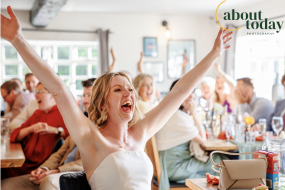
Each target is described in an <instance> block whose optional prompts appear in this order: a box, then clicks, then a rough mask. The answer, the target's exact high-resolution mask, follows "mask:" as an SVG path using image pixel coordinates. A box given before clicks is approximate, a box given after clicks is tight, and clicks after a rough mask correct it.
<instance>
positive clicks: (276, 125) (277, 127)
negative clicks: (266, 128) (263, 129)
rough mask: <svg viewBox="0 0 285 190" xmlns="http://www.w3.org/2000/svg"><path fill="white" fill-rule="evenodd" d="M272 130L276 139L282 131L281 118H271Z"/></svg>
mask: <svg viewBox="0 0 285 190" xmlns="http://www.w3.org/2000/svg"><path fill="white" fill-rule="evenodd" d="M272 129H273V131H274V132H275V133H276V135H277V138H279V134H280V132H281V131H282V129H283V118H282V117H273V118H272Z"/></svg>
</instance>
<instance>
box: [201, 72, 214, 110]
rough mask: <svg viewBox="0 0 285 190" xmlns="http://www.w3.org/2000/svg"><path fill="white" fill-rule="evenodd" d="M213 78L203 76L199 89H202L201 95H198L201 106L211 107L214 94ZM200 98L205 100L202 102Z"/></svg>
mask: <svg viewBox="0 0 285 190" xmlns="http://www.w3.org/2000/svg"><path fill="white" fill-rule="evenodd" d="M214 86H215V79H213V78H212V77H204V78H203V80H202V82H201V84H200V89H201V91H202V96H200V97H199V102H200V104H201V106H202V107H203V108H207V109H209V110H211V109H212V108H213V105H212V104H213V95H214ZM202 100H204V101H205V103H204V104H202Z"/></svg>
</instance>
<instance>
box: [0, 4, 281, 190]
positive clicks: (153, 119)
mask: <svg viewBox="0 0 285 190" xmlns="http://www.w3.org/2000/svg"><path fill="white" fill-rule="evenodd" d="M8 14H9V15H10V17H11V19H7V18H6V17H4V16H3V17H2V22H1V27H2V30H1V37H2V38H4V39H6V40H8V41H9V42H11V43H12V45H13V46H14V47H15V48H16V49H17V51H18V52H19V54H20V55H21V56H22V58H23V60H24V61H25V63H26V64H27V65H28V67H29V68H30V69H31V70H32V71H33V72H34V75H33V74H31V73H30V74H27V75H26V77H25V83H26V87H27V90H25V91H24V88H23V87H22V85H21V83H20V82H19V81H18V80H17V79H13V80H10V81H7V82H5V83H3V84H2V85H1V95H2V97H3V100H4V101H5V102H7V104H8V107H7V108H6V111H5V115H4V117H9V118H11V125H10V129H11V131H12V133H11V136H10V141H11V142H18V143H21V145H22V148H23V151H24V154H25V157H26V160H25V163H24V165H23V166H22V167H21V168H7V169H1V172H2V175H1V178H2V179H3V180H2V181H1V188H2V189H3V190H4V189H16V188H17V189H19V190H20V189H59V177H60V175H62V174H63V173H65V172H69V173H70V172H75V171H81V170H83V169H84V171H85V173H86V177H87V180H88V181H89V184H90V187H91V189H93V190H95V189H126V188H125V187H130V189H141V190H143V189H144V190H145V189H150V184H151V178H152V177H153V166H152V164H151V162H150V160H149V158H148V157H147V155H146V154H145V153H144V148H145V144H146V142H147V141H148V140H149V139H150V138H151V137H153V136H154V135H156V138H157V146H158V150H159V155H160V163H161V167H162V168H161V169H162V176H161V180H160V184H159V189H160V190H162V189H168V188H169V180H170V181H176V182H183V183H184V181H185V179H187V178H201V177H205V176H206V173H211V174H213V175H215V173H214V172H213V171H212V170H211V163H210V161H209V158H208V156H207V155H205V154H204V152H202V153H201V149H200V146H199V145H200V144H202V143H204V142H205V141H206V133H205V129H204V127H203V125H202V124H201V121H200V120H199V118H198V116H197V102H196V101H195V99H196V98H195V88H196V87H197V86H198V85H199V83H200V82H201V81H202V82H201V83H200V86H201V91H202V96H201V97H198V98H199V100H202V99H204V100H205V102H206V104H205V105H206V107H207V109H208V110H211V109H215V107H216V105H220V106H222V107H225V108H227V110H226V111H227V112H229V113H231V112H232V113H235V114H242V113H244V112H248V114H249V115H251V116H253V117H254V118H255V120H256V121H258V119H259V118H269V117H270V114H272V113H273V114H278V113H279V111H280V110H284V108H279V106H278V108H277V107H276V109H275V110H274V106H273V104H272V103H271V102H270V101H269V100H266V99H264V98H260V97H257V96H256V94H255V93H254V88H253V84H252V82H251V80H250V79H249V78H242V79H239V80H237V81H234V80H233V79H231V78H230V77H229V76H228V75H226V73H224V72H223V71H222V70H221V68H220V67H219V65H218V64H217V63H215V62H216V61H217V60H218V59H219V58H220V56H221V55H222V53H223V52H224V51H225V50H227V49H228V48H230V46H229V45H228V42H229V41H230V40H231V35H232V32H227V31H226V30H223V29H220V31H219V33H218V35H217V38H216V40H215V43H214V46H213V49H212V50H211V51H210V52H209V54H208V55H206V56H205V58H204V59H203V60H202V61H201V62H200V63H199V64H197V66H196V67H194V68H193V69H192V70H191V71H189V72H188V73H184V72H183V74H185V75H184V76H183V77H182V78H181V79H179V80H176V81H174V82H173V84H172V85H171V86H170V91H169V93H168V94H167V95H166V96H165V97H164V99H163V100H162V101H161V102H160V103H159V104H158V105H155V104H154V103H153V100H154V99H153V96H154V94H157V93H156V91H155V89H154V87H153V83H154V81H153V78H152V76H150V75H148V74H145V73H143V71H142V69H141V61H142V57H143V54H141V59H140V61H139V63H138V66H139V69H138V70H139V71H140V74H139V75H138V76H136V77H135V78H134V79H132V76H131V74H130V73H128V72H126V71H120V72H116V73H115V72H107V73H104V74H102V75H101V76H100V77H98V78H97V79H94V78H92V79H88V80H86V81H83V82H82V85H83V87H84V92H83V99H82V102H81V103H82V105H83V107H82V108H81V109H80V104H81V103H79V105H78V103H77V102H76V101H75V100H74V97H73V95H72V94H71V92H70V91H69V89H68V88H67V87H66V85H65V84H64V83H63V81H62V80H60V78H59V76H58V75H56V73H54V71H53V70H52V69H51V68H50V67H49V66H48V65H47V64H46V62H45V61H43V60H42V59H41V58H40V57H39V56H38V54H37V53H35V52H34V50H33V48H32V47H31V46H30V45H29V44H28V42H27V41H26V40H25V38H24V36H23V34H22V33H21V31H20V30H19V28H20V23H19V21H18V19H17V17H16V15H15V14H14V13H13V11H12V9H11V7H8ZM11 23H12V24H11ZM15 26H16V27H15ZM111 54H112V57H113V63H112V65H111V66H110V67H109V71H110V70H113V69H114V64H115V56H114V52H113V50H111ZM214 63H215V64H214ZM212 65H214V67H215V68H216V71H217V73H218V75H219V76H218V77H217V79H216V80H214V79H211V78H209V77H208V78H204V80H203V77H204V76H205V75H206V73H207V72H208V70H209V69H210V68H211V66H212ZM35 76H37V78H38V79H39V80H38V79H37V78H36V77H35ZM39 81H40V82H39ZM214 83H215V85H214ZM282 84H284V81H283V79H282ZM283 103H284V102H283ZM284 104H285V103H284ZM280 114H281V113H280ZM268 120H269V119H268ZM69 134H70V136H69ZM61 138H63V139H65V141H64V144H63V145H62V146H61V147H60V149H58V150H54V144H55V143H56V142H57V141H58V140H59V139H61ZM146 151H147V150H146ZM221 159H227V158H226V157H224V156H222V155H219V154H216V155H215V157H214V160H215V161H216V162H219V160H221ZM134 166H135V167H134ZM110 181H112V183H110Z"/></svg>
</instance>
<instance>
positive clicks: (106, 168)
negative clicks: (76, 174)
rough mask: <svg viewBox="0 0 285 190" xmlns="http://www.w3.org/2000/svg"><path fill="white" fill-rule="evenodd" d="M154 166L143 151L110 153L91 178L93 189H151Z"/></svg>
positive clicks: (90, 183)
mask: <svg viewBox="0 0 285 190" xmlns="http://www.w3.org/2000/svg"><path fill="white" fill-rule="evenodd" d="M152 175H153V166H152V163H151V161H150V159H149V157H148V156H147V155H146V153H145V152H143V151H118V152H113V153H111V154H109V155H108V156H107V157H106V158H105V159H104V160H103V161H102V162H101V163H100V165H99V166H98V167H97V168H96V170H95V171H94V172H93V174H92V176H91V178H90V179H89V185H90V187H91V189H92V190H150V189H151V179H152Z"/></svg>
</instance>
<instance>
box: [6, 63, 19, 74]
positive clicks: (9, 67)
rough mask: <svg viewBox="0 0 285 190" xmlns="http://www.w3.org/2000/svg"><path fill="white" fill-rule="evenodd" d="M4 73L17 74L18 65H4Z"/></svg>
mask: <svg viewBox="0 0 285 190" xmlns="http://www.w3.org/2000/svg"><path fill="white" fill-rule="evenodd" d="M5 75H18V65H5Z"/></svg>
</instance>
